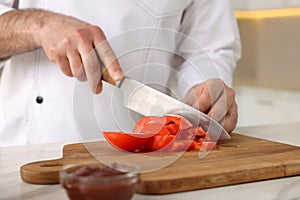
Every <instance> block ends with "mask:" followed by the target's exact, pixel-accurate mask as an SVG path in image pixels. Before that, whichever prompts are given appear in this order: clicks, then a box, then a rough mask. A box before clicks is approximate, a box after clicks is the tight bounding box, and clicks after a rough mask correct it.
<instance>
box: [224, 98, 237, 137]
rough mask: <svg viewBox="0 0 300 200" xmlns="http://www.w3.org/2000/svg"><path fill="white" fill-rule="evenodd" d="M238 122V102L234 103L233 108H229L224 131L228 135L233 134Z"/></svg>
mask: <svg viewBox="0 0 300 200" xmlns="http://www.w3.org/2000/svg"><path fill="white" fill-rule="evenodd" d="M237 121H238V107H237V104H236V102H233V104H232V106H231V107H230V108H229V110H228V112H227V114H226V116H225V118H224V124H223V127H224V129H225V130H226V131H227V132H228V133H231V132H232V131H233V130H234V129H235V127H236V124H237Z"/></svg>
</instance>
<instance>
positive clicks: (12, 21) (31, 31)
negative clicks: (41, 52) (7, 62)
mask: <svg viewBox="0 0 300 200" xmlns="http://www.w3.org/2000/svg"><path fill="white" fill-rule="evenodd" d="M42 12H43V11H40V10H33V9H30V10H13V11H9V12H6V13H4V14H2V15H0V59H5V58H7V57H10V56H12V55H15V54H18V53H22V52H26V51H31V50H33V49H36V48H40V47H41V46H40V45H39V44H38V41H37V40H36V37H35V34H36V33H37V31H39V29H40V27H41V26H42V24H43V21H44V18H43V15H42Z"/></svg>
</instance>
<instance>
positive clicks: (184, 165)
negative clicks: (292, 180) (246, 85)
mask: <svg viewBox="0 0 300 200" xmlns="http://www.w3.org/2000/svg"><path fill="white" fill-rule="evenodd" d="M110 148H111V147H110V145H109V144H108V143H106V142H92V143H85V144H82V143H79V144H70V145H66V146H65V147H64V149H63V158H60V159H56V160H49V161H40V162H34V163H28V164H26V165H24V166H22V167H21V177H22V179H23V180H24V181H25V182H29V183H35V184H54V183H58V182H59V174H58V172H59V170H60V168H61V167H62V166H64V165H66V164H71V163H77V162H90V161H94V160H95V159H96V158H97V156H100V157H101V159H102V158H109V159H110V160H114V159H117V158H119V157H122V158H124V159H126V158H127V157H126V156H127V155H125V154H121V153H120V154H119V153H118V152H117V151H114V152H111V151H110ZM91 150H92V151H93V152H99V153H98V154H99V155H98V154H97V155H96V156H95V155H91V154H90V153H89V151H91ZM147 159H148V160H141V163H155V162H156V163H157V162H163V159H164V158H163V157H156V158H153V157H151V158H150V159H149V158H147ZM294 175H300V148H299V147H295V146H291V145H286V144H281V143H276V142H271V141H267V140H262V139H257V138H252V137H248V136H243V135H239V134H232V138H231V139H230V140H224V141H220V142H219V143H218V148H217V149H215V150H213V151H212V152H210V153H209V154H208V155H207V156H206V157H204V158H202V159H199V157H198V152H185V153H184V154H183V155H182V156H181V157H179V159H177V160H176V161H175V162H173V163H172V164H171V165H169V166H167V167H164V168H162V169H159V170H155V171H150V172H145V173H142V174H141V175H140V181H139V186H138V190H137V192H138V193H142V194H166V193H174V192H181V191H189V190H197V189H202V188H211V187H218V186H225V185H232V184H238V183H245V182H252V181H259V180H266V179H272V178H280V177H287V176H294Z"/></svg>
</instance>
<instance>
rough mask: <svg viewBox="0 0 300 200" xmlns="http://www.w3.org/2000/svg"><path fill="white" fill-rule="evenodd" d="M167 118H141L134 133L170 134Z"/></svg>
mask: <svg viewBox="0 0 300 200" xmlns="http://www.w3.org/2000/svg"><path fill="white" fill-rule="evenodd" d="M166 122H167V119H166V118H165V117H158V116H148V117H144V118H142V119H141V120H139V121H138V122H137V123H136V125H135V127H134V129H133V132H134V133H148V134H152V135H155V134H169V131H168V129H167V128H166V127H165V123H166Z"/></svg>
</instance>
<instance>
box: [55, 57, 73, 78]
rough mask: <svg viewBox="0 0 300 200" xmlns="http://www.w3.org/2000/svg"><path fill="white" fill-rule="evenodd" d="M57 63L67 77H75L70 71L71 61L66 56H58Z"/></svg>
mask: <svg viewBox="0 0 300 200" xmlns="http://www.w3.org/2000/svg"><path fill="white" fill-rule="evenodd" d="M55 62H56V63H57V64H58V66H59V68H60V69H61V71H62V72H63V73H64V74H65V75H66V76H73V74H72V71H71V69H70V65H69V60H68V58H67V57H66V56H58V57H57V58H56V60H55Z"/></svg>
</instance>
